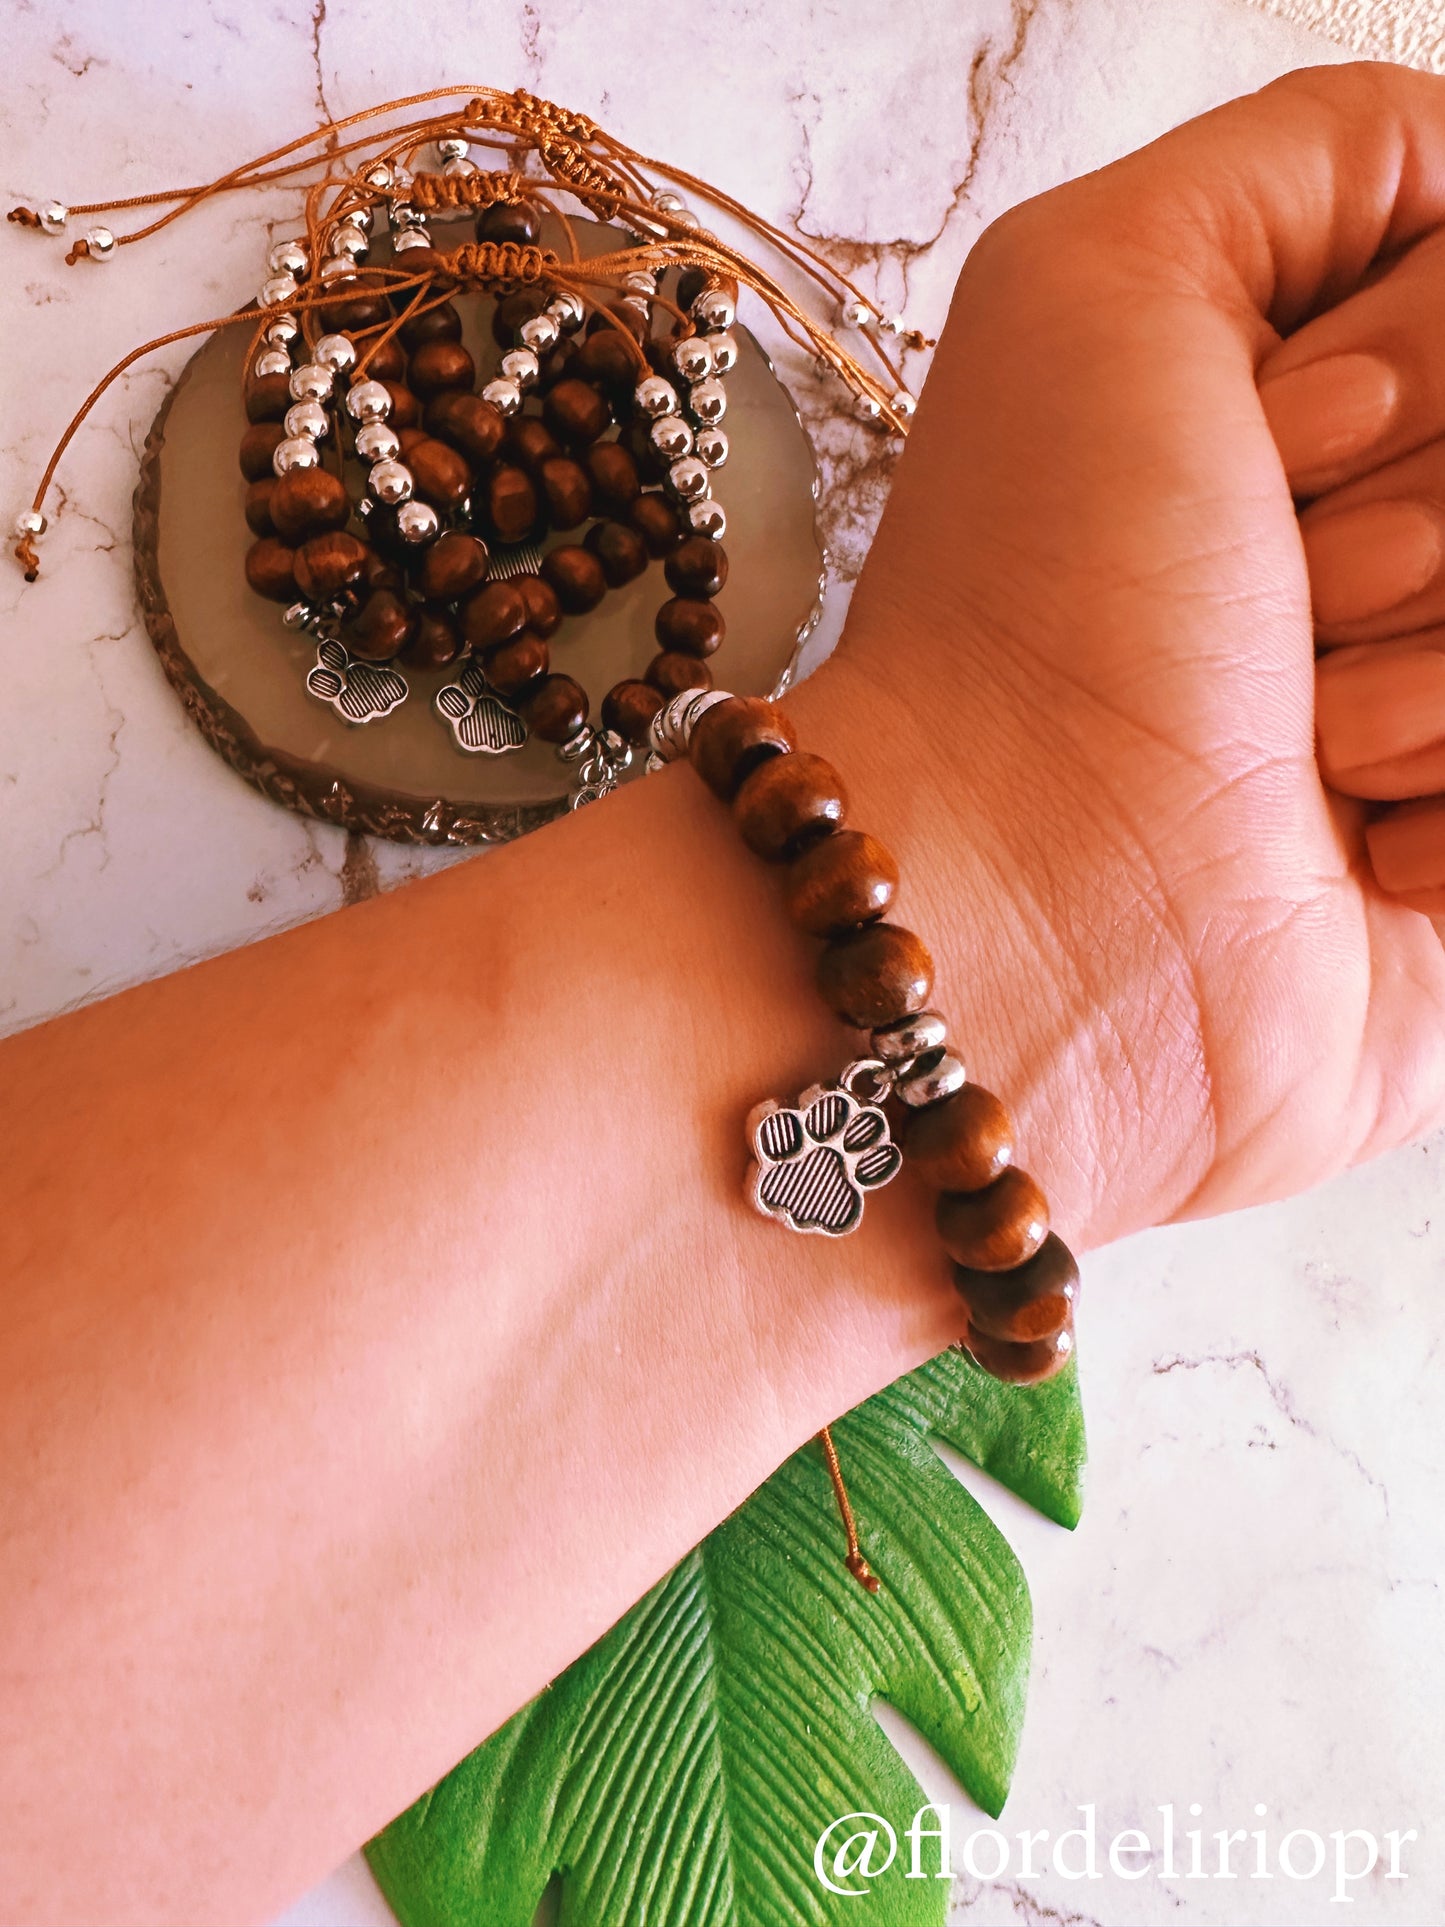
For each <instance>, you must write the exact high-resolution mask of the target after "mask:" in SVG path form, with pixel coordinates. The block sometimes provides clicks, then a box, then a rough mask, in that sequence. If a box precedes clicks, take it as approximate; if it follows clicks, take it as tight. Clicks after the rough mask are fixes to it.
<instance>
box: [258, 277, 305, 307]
mask: <svg viewBox="0 0 1445 1927" xmlns="http://www.w3.org/2000/svg"><path fill="white" fill-rule="evenodd" d="M300 292H301V284H300V283H299V282H298V281H297V279H296V277H295V275H294V274H273V275H272V276H271V277H270V279H269V280H266V281H263V282H262V283H261V291H260V293H259V294H258V295H257V296H256V299H257V301H259V302H260V304H261V306H262V307H263V308H289V307H290V305H291V303H292V302H293V301H294V300H295V299H296V297H297V295H298V294H299V293H300Z"/></svg>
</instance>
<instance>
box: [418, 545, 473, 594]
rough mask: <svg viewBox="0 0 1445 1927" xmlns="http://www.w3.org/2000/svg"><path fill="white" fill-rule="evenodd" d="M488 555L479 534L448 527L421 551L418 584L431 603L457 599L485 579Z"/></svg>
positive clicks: (468, 592) (469, 592)
mask: <svg viewBox="0 0 1445 1927" xmlns="http://www.w3.org/2000/svg"><path fill="white" fill-rule="evenodd" d="M489 560H490V558H489V556H488V554H487V545H486V543H485V542H483V541H482V540H481V539H480V537H478V536H475V535H463V534H462V533H461V531H460V530H458V529H448V531H447V532H446V534H445V535H439V536H438V537H437V539H436V541H435V542H433V543H432V544H431V545H430V547H429V548H427V549H425V550H423V552H422V558H421V568H420V570H419V571H418V584H417V586H418V587H419V588H420V590H421V592H422V594H423V595H424V596H426V597H427V599H428V600H429V601H431V602H456V601H459V600H460V598H461V597H462V596H468V595H470V594H471V592H472V590H473V589H477V588H480V587H481V585H482V583H484V582H485V581H486V579H487V565H488V562H489Z"/></svg>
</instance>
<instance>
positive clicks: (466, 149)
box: [437, 134, 472, 161]
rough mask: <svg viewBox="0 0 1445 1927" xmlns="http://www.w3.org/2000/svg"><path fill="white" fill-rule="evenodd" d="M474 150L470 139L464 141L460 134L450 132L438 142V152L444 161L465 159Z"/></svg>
mask: <svg viewBox="0 0 1445 1927" xmlns="http://www.w3.org/2000/svg"><path fill="white" fill-rule="evenodd" d="M471 151H472V144H471V142H470V141H464V140H463V139H462V137H461V135H460V134H448V135H447V136H446V137H445V138H444V139H442V140H439V141H438V142H437V154H438V157H439V158H440V159H441V160H444V161H464V160H465V159H466V158H467V156H468V154H470V153H471Z"/></svg>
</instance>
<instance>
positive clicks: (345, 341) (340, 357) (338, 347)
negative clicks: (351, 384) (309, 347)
mask: <svg viewBox="0 0 1445 1927" xmlns="http://www.w3.org/2000/svg"><path fill="white" fill-rule="evenodd" d="M313 353H314V355H315V358H316V360H317V361H318V362H319V363H320V364H321V366H322V367H323V368H329V369H330V370H331V372H332V373H333V374H334V375H340V374H344V373H345V372H346V370H347V369H348V368H351V367H354V366H355V363H356V345H355V343H354V342H353V341H352V339H351V337H350V336H349V335H322V337H321V339H320V340H319V341H318V342H317V344H316V347H315V349H314V350H313Z"/></svg>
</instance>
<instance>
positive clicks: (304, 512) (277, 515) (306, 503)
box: [271, 468, 351, 542]
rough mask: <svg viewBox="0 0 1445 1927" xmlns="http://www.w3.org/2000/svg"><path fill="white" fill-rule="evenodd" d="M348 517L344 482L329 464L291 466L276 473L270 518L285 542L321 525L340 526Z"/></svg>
mask: <svg viewBox="0 0 1445 1927" xmlns="http://www.w3.org/2000/svg"><path fill="white" fill-rule="evenodd" d="M350 519H351V497H350V496H349V495H348V494H347V492H346V484H345V482H343V481H342V479H341V477H340V476H339V475H333V474H332V472H331V470H330V469H329V468H291V469H288V470H287V471H286V473H285V474H284V475H282V476H280V477H278V479H277V482H276V492H275V494H274V495H273V496H272V497H271V520H272V521H273V522H274V523H275V524H276V532H277V534H278V535H280V536H282V537H284V539H285V540H286V541H288V542H302V541H304V540H305V539H306V537H307V536H309V535H320V534H321V532H322V531H323V530H324V529H343V528H345V527H346V524H347V523H348V522H349V521H350Z"/></svg>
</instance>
